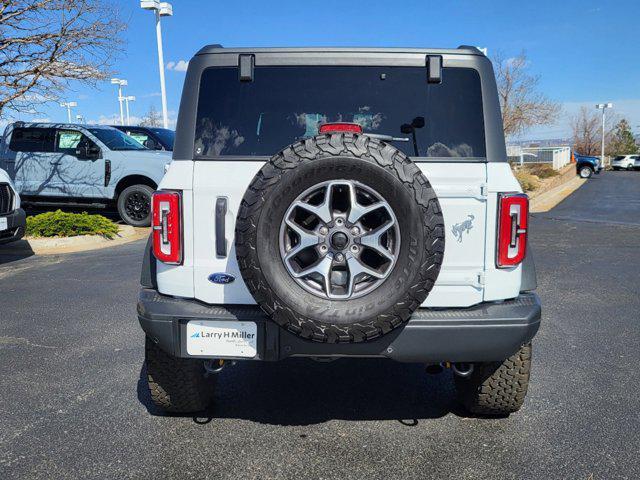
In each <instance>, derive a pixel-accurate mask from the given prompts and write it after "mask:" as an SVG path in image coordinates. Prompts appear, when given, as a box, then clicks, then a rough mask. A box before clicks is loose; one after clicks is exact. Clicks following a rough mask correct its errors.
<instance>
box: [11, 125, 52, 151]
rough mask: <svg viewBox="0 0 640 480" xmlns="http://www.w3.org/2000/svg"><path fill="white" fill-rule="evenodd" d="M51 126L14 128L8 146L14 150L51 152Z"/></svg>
mask: <svg viewBox="0 0 640 480" xmlns="http://www.w3.org/2000/svg"><path fill="white" fill-rule="evenodd" d="M54 138H55V130H54V129H53V128H14V129H13V132H12V133H11V142H10V143H9V148H10V149H11V150H13V151H14V152H53V151H54Z"/></svg>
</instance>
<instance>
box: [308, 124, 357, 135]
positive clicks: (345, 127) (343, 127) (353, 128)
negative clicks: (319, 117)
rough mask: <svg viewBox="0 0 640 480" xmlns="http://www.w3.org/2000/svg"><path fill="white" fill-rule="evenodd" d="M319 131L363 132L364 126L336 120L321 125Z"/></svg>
mask: <svg viewBox="0 0 640 480" xmlns="http://www.w3.org/2000/svg"><path fill="white" fill-rule="evenodd" d="M318 131H319V133H333V132H351V133H362V127H361V126H360V125H358V124H357V123H346V122H336V123H325V124H323V125H320V129H319V130H318Z"/></svg>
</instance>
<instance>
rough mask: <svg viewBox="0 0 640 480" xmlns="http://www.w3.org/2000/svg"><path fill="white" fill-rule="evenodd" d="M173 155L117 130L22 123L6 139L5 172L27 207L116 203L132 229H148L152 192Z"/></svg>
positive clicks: (1, 158) (1, 155)
mask: <svg viewBox="0 0 640 480" xmlns="http://www.w3.org/2000/svg"><path fill="white" fill-rule="evenodd" d="M170 161H171V153H170V152H164V151H154V150H149V149H148V148H146V147H144V146H142V145H141V144H140V143H138V142H137V141H135V140H134V139H132V138H131V137H129V136H127V135H125V134H124V133H122V132H121V131H119V130H116V129H115V128H111V127H107V126H100V125H94V126H91V125H75V124H53V123H23V122H17V123H14V124H11V125H9V126H8V127H7V129H6V130H5V134H4V141H3V144H2V151H1V152H0V167H2V168H4V169H5V170H7V172H8V173H9V176H10V177H11V179H12V180H13V182H14V184H15V186H16V189H17V190H18V192H19V193H20V195H21V196H22V197H23V202H24V203H27V202H28V203H32V204H55V205H58V204H72V205H82V206H91V205H95V204H101V205H104V204H105V203H109V202H115V203H116V205H117V208H118V212H119V213H120V216H121V217H122V219H123V220H124V221H125V222H126V223H128V224H129V225H134V226H148V225H149V224H150V221H151V220H150V219H151V193H152V192H153V191H154V190H155V189H156V187H157V185H158V183H159V182H160V180H161V179H162V176H163V175H164V171H165V168H166V166H167V164H168V163H169V162H170Z"/></svg>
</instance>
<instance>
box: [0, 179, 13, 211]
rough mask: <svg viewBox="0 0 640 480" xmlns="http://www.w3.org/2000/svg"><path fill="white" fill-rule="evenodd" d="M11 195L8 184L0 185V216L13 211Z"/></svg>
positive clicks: (11, 191)
mask: <svg viewBox="0 0 640 480" xmlns="http://www.w3.org/2000/svg"><path fill="white" fill-rule="evenodd" d="M13 195H14V194H13V190H11V187H10V186H9V184H8V183H0V215H5V214H7V213H11V212H12V211H13Z"/></svg>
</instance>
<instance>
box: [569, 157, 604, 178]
mask: <svg viewBox="0 0 640 480" xmlns="http://www.w3.org/2000/svg"><path fill="white" fill-rule="evenodd" d="M573 156H574V158H575V161H576V173H577V174H578V175H579V176H580V177H581V178H591V176H592V175H593V174H594V173H595V174H599V173H600V172H601V171H602V168H603V167H602V164H601V162H600V159H599V158H598V157H590V156H587V155H580V154H577V153H574V154H573Z"/></svg>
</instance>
